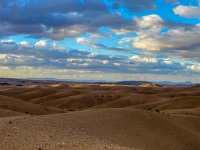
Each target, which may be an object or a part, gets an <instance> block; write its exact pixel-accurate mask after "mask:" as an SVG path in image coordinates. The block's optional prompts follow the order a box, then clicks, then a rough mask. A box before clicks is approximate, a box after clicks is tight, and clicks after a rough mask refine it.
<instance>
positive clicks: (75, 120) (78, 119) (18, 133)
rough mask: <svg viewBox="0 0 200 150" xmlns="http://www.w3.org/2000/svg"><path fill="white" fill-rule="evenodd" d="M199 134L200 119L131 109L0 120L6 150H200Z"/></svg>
mask: <svg viewBox="0 0 200 150" xmlns="http://www.w3.org/2000/svg"><path fill="white" fill-rule="evenodd" d="M10 121H11V123H10ZM2 129H4V130H3V131H2ZM35 131H37V132H35ZM199 132H200V118H195V117H189V116H186V117H175V116H174V117H170V116H165V115H163V114H158V113H153V112H152V113H149V112H146V111H142V110H134V109H130V108H124V109H100V110H88V111H80V112H73V113H66V114H59V115H50V116H40V117H13V118H6V119H1V121H0V133H1V135H2V136H1V137H0V139H1V140H0V145H1V146H3V147H2V148H3V149H13V148H16V149H27V150H28V149H38V148H41V149H141V150H142V149H148V150H164V149H166V150H169V149H177V150H199V147H200V142H199V141H200V135H199ZM19 137H21V138H19ZM6 143H7V144H6Z"/></svg>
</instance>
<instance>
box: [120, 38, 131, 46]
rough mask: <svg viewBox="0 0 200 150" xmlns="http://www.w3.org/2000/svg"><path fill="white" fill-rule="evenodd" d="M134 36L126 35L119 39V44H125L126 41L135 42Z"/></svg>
mask: <svg viewBox="0 0 200 150" xmlns="http://www.w3.org/2000/svg"><path fill="white" fill-rule="evenodd" d="M133 40H134V39H133V38H132V37H124V38H122V39H120V40H119V42H118V44H119V45H121V44H124V43H128V42H133Z"/></svg>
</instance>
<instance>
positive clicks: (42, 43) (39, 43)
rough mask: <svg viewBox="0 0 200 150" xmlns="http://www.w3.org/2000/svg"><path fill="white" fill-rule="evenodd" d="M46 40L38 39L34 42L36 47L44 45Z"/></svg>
mask: <svg viewBox="0 0 200 150" xmlns="http://www.w3.org/2000/svg"><path fill="white" fill-rule="evenodd" d="M47 44H48V42H47V41H46V40H40V41H38V42H37V43H35V46H36V47H46V46H47Z"/></svg>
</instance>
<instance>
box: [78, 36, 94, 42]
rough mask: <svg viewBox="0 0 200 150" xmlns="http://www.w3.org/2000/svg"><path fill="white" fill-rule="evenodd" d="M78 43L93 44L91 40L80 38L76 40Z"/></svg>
mask: <svg viewBox="0 0 200 150" xmlns="http://www.w3.org/2000/svg"><path fill="white" fill-rule="evenodd" d="M76 42H77V43H79V44H91V43H92V41H91V40H90V39H87V38H84V37H78V38H76Z"/></svg>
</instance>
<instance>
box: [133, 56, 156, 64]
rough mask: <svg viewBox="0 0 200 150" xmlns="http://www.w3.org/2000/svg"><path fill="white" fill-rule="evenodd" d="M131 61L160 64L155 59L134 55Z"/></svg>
mask: <svg viewBox="0 0 200 150" xmlns="http://www.w3.org/2000/svg"><path fill="white" fill-rule="evenodd" d="M130 59H131V60H134V61H136V62H140V63H153V64H155V63H158V60H157V59H156V58H154V57H141V56H139V55H134V56H132V57H131V58H130Z"/></svg>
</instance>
